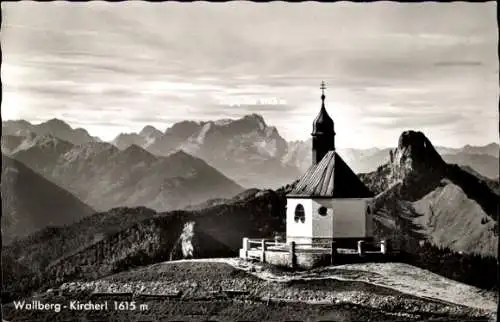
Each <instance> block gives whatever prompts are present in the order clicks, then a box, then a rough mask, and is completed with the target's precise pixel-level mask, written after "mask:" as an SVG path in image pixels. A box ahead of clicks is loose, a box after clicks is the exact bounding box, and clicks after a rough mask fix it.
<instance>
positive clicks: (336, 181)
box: [287, 151, 374, 198]
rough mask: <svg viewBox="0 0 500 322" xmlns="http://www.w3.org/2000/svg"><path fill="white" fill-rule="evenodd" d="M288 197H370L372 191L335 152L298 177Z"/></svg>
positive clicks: (330, 152)
mask: <svg viewBox="0 0 500 322" xmlns="http://www.w3.org/2000/svg"><path fill="white" fill-rule="evenodd" d="M287 196H288V197H309V198H370V197H373V196H374V195H373V193H372V192H371V191H370V190H369V189H368V188H367V187H366V186H365V185H364V184H363V182H361V180H360V179H359V178H358V176H357V175H356V174H355V173H354V172H353V171H352V170H351V168H349V166H348V165H347V164H346V163H345V162H344V160H342V158H341V157H340V156H339V155H338V154H337V153H336V152H335V151H329V152H328V153H327V154H326V155H325V156H324V157H323V159H322V160H321V162H319V163H317V164H315V165H312V166H311V167H310V168H309V169H308V170H307V171H306V173H304V175H303V176H302V177H301V178H300V179H299V181H298V182H297V184H296V185H295V187H294V188H293V190H292V191H291V192H290V193H289V194H288V195H287Z"/></svg>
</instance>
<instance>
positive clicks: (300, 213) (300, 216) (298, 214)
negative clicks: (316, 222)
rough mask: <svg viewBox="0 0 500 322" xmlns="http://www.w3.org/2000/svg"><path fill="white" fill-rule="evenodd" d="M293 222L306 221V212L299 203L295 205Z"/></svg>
mask: <svg viewBox="0 0 500 322" xmlns="http://www.w3.org/2000/svg"><path fill="white" fill-rule="evenodd" d="M293 219H294V220H295V222H301V223H304V222H305V221H306V213H305V211H304V206H302V205H301V204H300V203H299V204H298V205H297V207H295V217H294V218H293Z"/></svg>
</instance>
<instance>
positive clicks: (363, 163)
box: [283, 139, 500, 179]
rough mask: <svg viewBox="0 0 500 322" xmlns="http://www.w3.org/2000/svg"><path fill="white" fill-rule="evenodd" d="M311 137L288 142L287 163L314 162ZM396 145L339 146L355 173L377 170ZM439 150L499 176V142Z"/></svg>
mask: <svg viewBox="0 0 500 322" xmlns="http://www.w3.org/2000/svg"><path fill="white" fill-rule="evenodd" d="M311 149H312V140H311V139H309V140H306V141H294V142H290V143H289V145H288V152H287V154H286V155H285V156H284V157H283V161H284V163H286V164H290V165H294V166H296V167H298V168H299V169H300V170H301V172H305V171H306V170H307V168H308V167H309V165H310V164H311V162H312V159H311ZM394 149H395V148H371V149H350V148H345V149H343V148H339V149H338V152H339V154H340V155H342V157H343V158H344V160H345V161H346V162H347V164H349V166H350V167H351V169H353V170H354V171H355V172H356V173H367V172H371V171H375V170H376V169H377V168H378V167H379V166H381V165H383V164H384V163H386V162H388V161H389V159H390V151H391V150H394ZM436 151H437V152H438V153H439V154H440V155H441V156H442V158H443V159H444V161H446V162H447V163H454V164H458V165H462V166H469V167H471V168H473V169H474V170H476V171H477V172H479V173H480V174H482V175H484V176H486V177H489V178H491V179H495V178H498V176H499V171H500V164H499V151H500V146H499V145H498V144H497V143H491V144H488V145H485V146H474V147H473V146H470V145H466V146H464V147H463V148H447V147H436Z"/></svg>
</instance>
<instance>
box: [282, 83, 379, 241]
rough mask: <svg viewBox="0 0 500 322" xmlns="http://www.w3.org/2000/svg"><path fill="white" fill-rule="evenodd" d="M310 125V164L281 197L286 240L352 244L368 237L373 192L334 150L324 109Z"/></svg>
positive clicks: (370, 234)
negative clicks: (289, 190)
mask: <svg viewBox="0 0 500 322" xmlns="http://www.w3.org/2000/svg"><path fill="white" fill-rule="evenodd" d="M321 90H322V95H321V109H320V111H319V114H318V116H317V117H316V119H315V120H314V122H313V131H312V134H311V135H312V141H313V144H312V165H311V166H310V167H309V169H308V170H307V171H306V172H305V173H304V174H303V175H302V177H300V179H299V180H298V182H297V183H296V185H295V186H294V188H293V190H292V191H291V192H290V193H289V194H288V195H287V211H286V239H287V240H286V241H287V243H288V242H291V241H294V242H296V243H316V242H325V241H335V242H336V243H337V244H338V245H343V244H344V245H354V244H355V243H356V242H357V241H359V240H371V239H372V238H373V225H372V213H371V209H370V202H371V200H372V197H373V193H372V192H371V191H370V190H369V189H368V188H367V187H366V186H365V185H364V184H363V183H362V182H361V180H360V179H359V178H358V176H357V175H356V174H355V173H354V172H353V171H352V170H351V169H350V168H349V166H348V165H347V164H346V163H345V162H344V160H342V158H341V157H340V155H339V154H338V153H337V152H336V151H335V129H334V122H333V120H332V118H331V117H330V116H329V115H328V113H327V111H326V108H325V93H324V90H325V84H324V82H323V83H322V84H321Z"/></svg>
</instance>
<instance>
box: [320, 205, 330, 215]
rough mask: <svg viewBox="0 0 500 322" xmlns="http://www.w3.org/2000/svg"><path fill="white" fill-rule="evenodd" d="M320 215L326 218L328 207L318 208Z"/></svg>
mask: <svg viewBox="0 0 500 322" xmlns="http://www.w3.org/2000/svg"><path fill="white" fill-rule="evenodd" d="M318 214H319V215H320V216H326V215H327V214H328V209H327V208H326V207H323V206H321V207H319V208H318Z"/></svg>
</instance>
